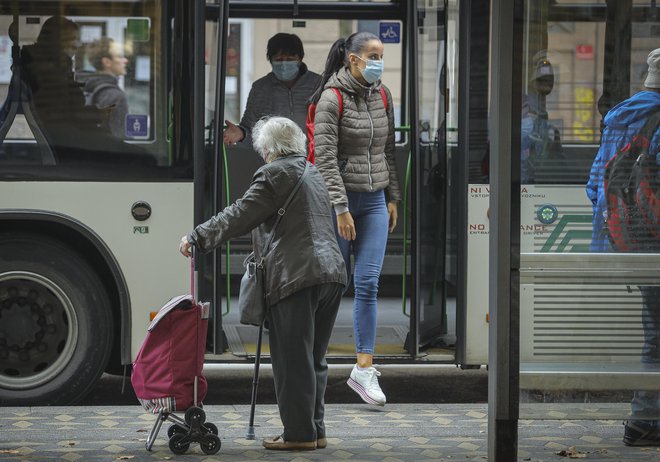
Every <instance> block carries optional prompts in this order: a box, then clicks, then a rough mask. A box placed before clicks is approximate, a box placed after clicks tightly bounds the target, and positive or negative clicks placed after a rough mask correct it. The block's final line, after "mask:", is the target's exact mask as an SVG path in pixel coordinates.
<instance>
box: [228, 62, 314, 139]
mask: <svg viewBox="0 0 660 462" xmlns="http://www.w3.org/2000/svg"><path fill="white" fill-rule="evenodd" d="M320 79H321V76H320V75H318V74H316V73H314V72H312V71H310V70H307V66H306V65H305V64H304V63H303V64H301V65H300V78H299V79H298V80H297V81H296V83H295V84H294V85H293V87H292V88H289V87H287V86H286V85H284V84H283V83H282V82H281V81H280V80H278V79H277V77H275V74H273V73H272V72H269V73H268V74H266V75H265V76H264V77H262V78H260V79H259V80H257V81H256V82H254V83H253V84H252V88H251V89H250V93H249V94H248V100H247V103H246V104H245V112H243V117H242V118H241V123H240V124H239V127H241V128H242V129H243V131H244V132H245V138H243V142H244V143H249V144H248V146H250V145H252V136H251V134H252V127H254V124H255V123H257V121H258V120H259V119H261V118H262V117H265V116H280V117H286V118H288V119H291V120H293V121H294V122H295V123H297V124H298V126H299V127H300V128H301V130H302V131H303V133H304V132H305V121H306V119H307V100H308V99H309V97H310V96H312V93H314V90H316V87H317V86H318V84H319V80H320Z"/></svg>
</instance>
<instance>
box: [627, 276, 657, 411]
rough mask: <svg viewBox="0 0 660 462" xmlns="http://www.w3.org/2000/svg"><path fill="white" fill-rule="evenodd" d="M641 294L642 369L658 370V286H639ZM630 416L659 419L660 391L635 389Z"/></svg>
mask: <svg viewBox="0 0 660 462" xmlns="http://www.w3.org/2000/svg"><path fill="white" fill-rule="evenodd" d="M639 291H640V292H641V294H642V325H643V326H644V346H643V347H642V367H643V369H647V370H652V371H656V372H657V371H658V369H659V368H660V287H657V286H639ZM631 404H632V405H631V410H632V418H633V419H639V420H645V419H647V420H660V392H657V391H636V392H635V394H634V396H633V399H632V403H631Z"/></svg>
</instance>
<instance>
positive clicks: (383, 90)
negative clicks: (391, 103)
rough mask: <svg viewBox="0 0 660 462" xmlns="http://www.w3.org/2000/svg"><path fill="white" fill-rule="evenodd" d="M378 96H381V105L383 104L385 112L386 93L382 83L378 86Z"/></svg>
mask: <svg viewBox="0 0 660 462" xmlns="http://www.w3.org/2000/svg"><path fill="white" fill-rule="evenodd" d="M380 97H381V98H383V106H385V112H387V93H385V89H384V88H383V86H382V85H381V86H380Z"/></svg>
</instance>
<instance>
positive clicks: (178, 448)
mask: <svg viewBox="0 0 660 462" xmlns="http://www.w3.org/2000/svg"><path fill="white" fill-rule="evenodd" d="M185 437H186V435H182V434H181V433H175V434H174V435H172V438H170V442H169V446H170V451H172V452H173V453H174V454H185V453H186V451H187V450H188V448H189V447H190V443H182V442H181V440H183V439H184V438H185Z"/></svg>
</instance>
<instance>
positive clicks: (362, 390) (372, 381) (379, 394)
mask: <svg viewBox="0 0 660 462" xmlns="http://www.w3.org/2000/svg"><path fill="white" fill-rule="evenodd" d="M379 376H380V372H378V371H377V370H376V368H375V367H368V368H366V369H358V365H357V364H356V365H355V366H354V367H353V370H352V371H351V376H350V377H349V378H348V386H349V387H351V388H352V389H353V390H354V391H355V392H356V393H357V394H358V395H360V398H362V400H363V401H364V402H365V403H369V404H376V405H378V406H385V402H386V399H385V394H384V393H383V390H381V389H380V385H378V377H379Z"/></svg>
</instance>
